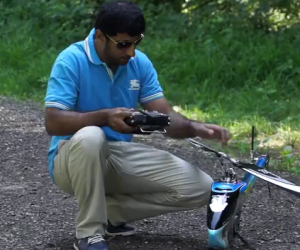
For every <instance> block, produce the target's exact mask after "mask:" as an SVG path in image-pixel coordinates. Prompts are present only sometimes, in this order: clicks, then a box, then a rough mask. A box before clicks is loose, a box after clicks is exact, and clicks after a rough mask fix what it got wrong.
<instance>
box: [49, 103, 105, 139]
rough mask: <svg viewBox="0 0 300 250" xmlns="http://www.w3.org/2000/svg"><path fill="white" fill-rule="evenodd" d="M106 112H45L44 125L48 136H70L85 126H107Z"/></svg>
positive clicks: (55, 110)
mask: <svg viewBox="0 0 300 250" xmlns="http://www.w3.org/2000/svg"><path fill="white" fill-rule="evenodd" d="M107 124H108V110H100V111H94V112H88V113H78V112H74V111H66V110H58V109H55V108H51V109H49V110H47V111H46V115H45V125H46V130H47V132H48V134H49V135H71V134H74V133H76V132H77V131H78V130H80V129H81V128H83V127H86V126H100V127H102V126H107Z"/></svg>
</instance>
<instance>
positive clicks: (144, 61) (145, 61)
mask: <svg viewBox="0 0 300 250" xmlns="http://www.w3.org/2000/svg"><path fill="white" fill-rule="evenodd" d="M134 62H135V63H136V64H137V65H138V66H139V67H145V66H146V65H149V63H151V61H150V59H149V57H148V56H147V55H146V54H145V53H144V52H142V51H140V50H136V51H135V58H134Z"/></svg>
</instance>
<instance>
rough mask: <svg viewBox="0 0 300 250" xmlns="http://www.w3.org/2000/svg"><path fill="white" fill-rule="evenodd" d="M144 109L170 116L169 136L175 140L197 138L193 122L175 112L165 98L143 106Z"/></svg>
mask: <svg viewBox="0 0 300 250" xmlns="http://www.w3.org/2000/svg"><path fill="white" fill-rule="evenodd" d="M142 107H143V109H144V110H149V111H153V110H156V111H158V112H160V113H163V114H167V115H169V116H170V118H171V125H170V126H169V127H168V128H167V134H166V135H167V136H169V137H173V138H187V137H195V136H196V131H195V129H194V127H193V126H192V121H191V120H189V119H187V118H186V117H185V116H183V115H182V114H180V113H178V112H176V111H174V110H173V109H172V108H171V107H170V105H169V104H168V102H167V100H166V99H165V98H164V97H162V98H159V99H156V100H154V101H151V102H147V103H145V104H142Z"/></svg>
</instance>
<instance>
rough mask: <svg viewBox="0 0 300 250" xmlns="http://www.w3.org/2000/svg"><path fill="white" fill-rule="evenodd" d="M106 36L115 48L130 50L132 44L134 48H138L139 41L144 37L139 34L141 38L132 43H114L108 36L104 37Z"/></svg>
mask: <svg viewBox="0 0 300 250" xmlns="http://www.w3.org/2000/svg"><path fill="white" fill-rule="evenodd" d="M105 35H106V34H105ZM106 36H107V37H108V38H109V39H110V40H112V41H113V42H114V43H115V44H116V47H117V48H118V49H127V48H130V47H131V46H132V44H134V46H138V45H139V44H140V43H141V41H142V40H143V38H144V35H143V34H141V37H140V38H139V39H137V40H136V41H134V42H130V41H115V40H114V39H112V38H111V37H110V36H108V35H106Z"/></svg>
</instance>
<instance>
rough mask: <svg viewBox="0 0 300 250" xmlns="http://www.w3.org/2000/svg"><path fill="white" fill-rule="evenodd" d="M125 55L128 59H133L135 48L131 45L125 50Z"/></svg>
mask: <svg viewBox="0 0 300 250" xmlns="http://www.w3.org/2000/svg"><path fill="white" fill-rule="evenodd" d="M126 52H127V55H128V56H130V57H134V56H135V46H134V45H131V46H130V47H129V48H128V49H127V51H126Z"/></svg>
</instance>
